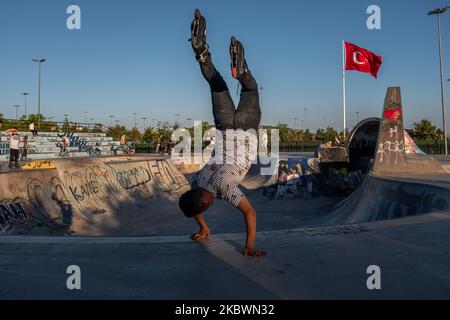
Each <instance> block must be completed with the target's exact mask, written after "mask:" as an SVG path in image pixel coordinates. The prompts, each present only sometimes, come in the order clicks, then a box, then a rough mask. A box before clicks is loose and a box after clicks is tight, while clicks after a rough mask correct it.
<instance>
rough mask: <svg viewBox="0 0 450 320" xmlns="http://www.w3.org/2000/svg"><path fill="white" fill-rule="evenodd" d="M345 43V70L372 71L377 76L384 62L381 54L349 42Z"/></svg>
mask: <svg viewBox="0 0 450 320" xmlns="http://www.w3.org/2000/svg"><path fill="white" fill-rule="evenodd" d="M344 44H345V70H356V71H360V72H365V73H370V74H371V75H372V76H374V77H375V78H376V77H377V74H378V70H379V69H380V66H381V63H382V58H381V56H379V55H376V54H375V53H373V52H370V51H369V50H367V49H364V48H360V47H358V46H356V45H354V44H351V43H348V42H344Z"/></svg>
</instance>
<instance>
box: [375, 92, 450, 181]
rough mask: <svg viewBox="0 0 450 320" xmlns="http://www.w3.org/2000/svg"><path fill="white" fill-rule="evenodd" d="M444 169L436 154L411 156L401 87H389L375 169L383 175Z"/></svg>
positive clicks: (376, 172) (376, 173) (440, 170)
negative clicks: (407, 149) (407, 146)
mask: <svg viewBox="0 0 450 320" xmlns="http://www.w3.org/2000/svg"><path fill="white" fill-rule="evenodd" d="M444 172H445V170H444V169H443V168H442V166H440V165H439V163H438V162H437V161H436V160H435V159H434V158H432V157H428V156H411V157H407V155H406V144H405V135H404V128H403V105H402V97H401V92H400V87H390V88H388V90H387V93H386V98H385V101H384V108H383V113H382V116H381V123H380V129H379V132H378V143H377V150H376V154H375V160H374V165H373V173H374V174H375V175H379V176H383V175H397V174H399V173H400V174H401V173H411V174H429V173H434V174H437V173H444Z"/></svg>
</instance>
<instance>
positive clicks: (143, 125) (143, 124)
mask: <svg viewBox="0 0 450 320" xmlns="http://www.w3.org/2000/svg"><path fill="white" fill-rule="evenodd" d="M141 119H142V129H143V130H144V131H145V127H146V124H147V118H146V117H142V118H141Z"/></svg>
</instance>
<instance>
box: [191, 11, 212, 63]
mask: <svg viewBox="0 0 450 320" xmlns="http://www.w3.org/2000/svg"><path fill="white" fill-rule="evenodd" d="M189 41H191V45H192V49H193V50H194V52H195V58H196V59H197V60H199V61H202V62H204V61H205V59H206V57H207V56H208V55H209V50H208V44H207V43H206V20H205V17H203V16H202V14H201V13H200V10H199V9H195V15H194V20H193V21H192V23H191V38H190V39H189Z"/></svg>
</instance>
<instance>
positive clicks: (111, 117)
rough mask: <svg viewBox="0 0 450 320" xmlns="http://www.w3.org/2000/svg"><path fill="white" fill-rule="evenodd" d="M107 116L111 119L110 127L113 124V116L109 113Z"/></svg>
mask: <svg viewBox="0 0 450 320" xmlns="http://www.w3.org/2000/svg"><path fill="white" fill-rule="evenodd" d="M109 118H110V119H111V126H110V127H112V126H113V118H114V116H113V115H110V116H109Z"/></svg>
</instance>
